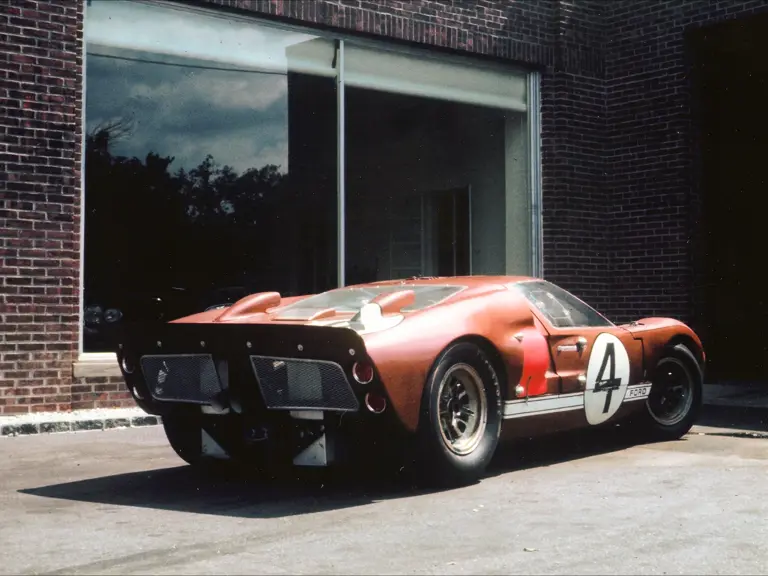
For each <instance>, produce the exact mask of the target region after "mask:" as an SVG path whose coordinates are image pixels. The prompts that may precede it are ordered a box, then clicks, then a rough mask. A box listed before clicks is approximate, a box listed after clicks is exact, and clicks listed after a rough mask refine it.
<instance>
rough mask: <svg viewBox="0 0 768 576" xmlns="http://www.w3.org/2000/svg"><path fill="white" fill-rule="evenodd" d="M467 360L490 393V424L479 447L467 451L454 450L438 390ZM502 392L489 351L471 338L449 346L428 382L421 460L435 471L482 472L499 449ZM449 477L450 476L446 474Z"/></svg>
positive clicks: (453, 475)
mask: <svg viewBox="0 0 768 576" xmlns="http://www.w3.org/2000/svg"><path fill="white" fill-rule="evenodd" d="M460 363H464V364H467V365H469V366H471V367H472V368H473V369H474V370H475V371H477V373H478V375H479V376H480V379H481V380H482V382H483V387H484V389H485V397H486V406H487V409H486V425H485V430H484V431H483V435H482V437H481V439H480V442H479V443H478V445H477V447H476V448H475V449H474V450H473V451H472V452H470V453H469V454H466V455H459V454H456V453H455V452H453V451H451V450H450V449H449V448H448V446H446V444H445V442H444V441H443V437H442V434H441V431H440V422H439V409H438V402H439V397H438V391H439V389H440V383H441V382H442V380H443V378H444V376H445V374H446V372H447V371H448V370H449V369H450V368H451V367H452V366H454V365H456V364H460ZM502 407H503V402H502V395H501V384H500V382H499V378H498V373H497V371H496V369H495V368H494V367H493V365H492V363H491V362H490V360H489V358H488V356H487V354H485V353H484V352H483V350H482V349H481V348H480V347H478V346H477V345H476V344H474V343H471V342H459V343H456V344H453V345H451V346H450V347H449V348H447V349H446V350H445V351H444V352H443V353H442V354H441V355H440V357H439V358H438V360H437V361H436V363H435V366H434V368H433V369H432V371H431V373H430V375H429V378H428V380H427V383H426V387H425V390H424V394H423V398H422V414H421V418H420V420H419V431H420V434H419V435H420V440H421V441H420V444H421V448H422V450H421V452H422V453H421V460H422V461H423V463H424V464H425V465H426V466H429V467H430V470H429V473H430V474H431V475H433V476H434V475H435V474H436V473H437V474H440V475H443V476H446V477H448V478H450V479H452V480H453V479H456V480H468V479H471V478H475V477H477V476H479V475H480V474H482V472H483V471H484V470H485V468H486V467H487V465H488V463H489V462H490V460H491V458H492V457H493V455H494V452H495V451H496V447H497V445H498V442H499V436H500V433H501V422H502ZM446 479H447V478H446Z"/></svg>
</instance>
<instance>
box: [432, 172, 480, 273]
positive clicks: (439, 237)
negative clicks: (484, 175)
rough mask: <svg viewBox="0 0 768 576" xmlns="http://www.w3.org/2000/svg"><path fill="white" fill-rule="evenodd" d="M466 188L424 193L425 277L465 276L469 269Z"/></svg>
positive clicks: (468, 219) (468, 217)
mask: <svg viewBox="0 0 768 576" xmlns="http://www.w3.org/2000/svg"><path fill="white" fill-rule="evenodd" d="M469 190H470V189H469V187H468V186H467V187H463V188H455V189H451V190H438V191H436V192H428V193H426V194H424V198H423V204H422V221H423V222H424V228H423V230H422V246H423V248H424V258H423V261H424V271H425V274H426V275H428V276H466V275H469V274H470V273H471V272H470V271H471V263H470V261H469V258H470V226H471V223H470V212H469V209H470V198H469Z"/></svg>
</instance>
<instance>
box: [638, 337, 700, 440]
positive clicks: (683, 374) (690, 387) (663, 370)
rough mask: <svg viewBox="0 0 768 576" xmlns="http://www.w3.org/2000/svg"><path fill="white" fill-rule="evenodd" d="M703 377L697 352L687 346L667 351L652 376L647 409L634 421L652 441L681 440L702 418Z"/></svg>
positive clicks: (681, 345) (639, 431)
mask: <svg viewBox="0 0 768 576" xmlns="http://www.w3.org/2000/svg"><path fill="white" fill-rule="evenodd" d="M702 396H703V377H702V373H701V369H700V368H699V366H698V363H697V362H696V358H695V357H694V355H693V353H692V352H691V351H690V350H689V349H688V348H687V347H686V346H684V345H683V344H678V345H677V346H674V347H672V348H669V349H668V350H667V351H665V353H664V355H663V356H662V357H661V359H660V360H659V362H658V364H657V365H656V369H655V370H654V372H653V375H652V386H651V393H650V395H649V397H648V400H647V401H646V405H645V408H644V410H643V411H642V412H641V413H640V414H639V415H638V416H637V417H636V418H634V419H633V421H632V422H631V424H632V428H633V431H634V432H637V433H639V434H640V435H641V436H643V437H644V438H647V439H649V440H652V441H653V440H659V441H664V440H677V439H679V438H682V437H683V436H685V435H686V434H687V433H688V432H689V431H690V429H691V427H692V426H693V424H694V422H695V421H696V419H697V418H698V416H699V412H700V411H701V406H702Z"/></svg>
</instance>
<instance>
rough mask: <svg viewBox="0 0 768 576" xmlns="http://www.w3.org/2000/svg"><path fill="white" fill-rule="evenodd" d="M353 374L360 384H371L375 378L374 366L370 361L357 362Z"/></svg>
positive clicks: (353, 367)
mask: <svg viewBox="0 0 768 576" xmlns="http://www.w3.org/2000/svg"><path fill="white" fill-rule="evenodd" d="M352 376H354V378H355V380H357V381H358V382H359V383H360V384H370V383H371V380H373V366H371V365H370V364H369V363H368V362H355V364H354V366H352Z"/></svg>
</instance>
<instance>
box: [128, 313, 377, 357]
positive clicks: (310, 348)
mask: <svg viewBox="0 0 768 576" xmlns="http://www.w3.org/2000/svg"><path fill="white" fill-rule="evenodd" d="M114 340H115V346H116V348H117V351H116V352H117V355H118V357H119V358H124V357H130V358H131V359H135V360H138V359H139V358H140V357H141V356H144V355H146V354H211V355H212V356H214V357H217V358H221V359H229V360H233V361H236V360H237V359H239V358H246V357H247V356H249V355H252V354H261V355H265V356H281V357H286V358H298V359H302V358H303V359H313V360H329V361H333V362H337V363H338V364H340V365H341V366H346V365H351V364H353V363H354V362H355V361H357V360H359V359H360V358H363V357H365V354H366V351H365V343H364V341H363V339H362V337H360V335H359V334H358V333H357V332H355V331H354V330H352V329H350V328H344V327H331V326H308V325H295V324H292V325H275V324H218V323H210V324H208V323H205V324H202V323H176V322H174V323H140V324H138V323H132V324H131V323H125V324H123V325H122V326H120V327H119V328H118V329H117V330H116V331H115V333H114Z"/></svg>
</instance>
